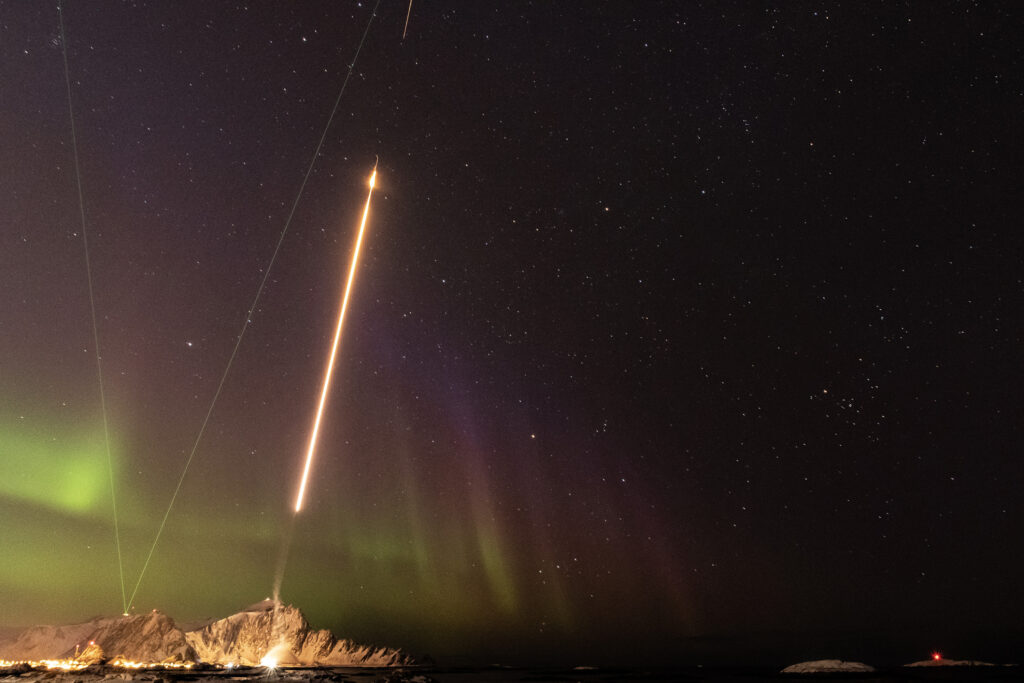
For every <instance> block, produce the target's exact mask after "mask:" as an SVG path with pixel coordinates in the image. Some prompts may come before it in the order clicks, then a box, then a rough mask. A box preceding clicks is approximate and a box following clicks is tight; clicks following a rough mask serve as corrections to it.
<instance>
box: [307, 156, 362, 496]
mask: <svg viewBox="0 0 1024 683" xmlns="http://www.w3.org/2000/svg"><path fill="white" fill-rule="evenodd" d="M376 180H377V164H374V165H373V174H372V175H371V176H370V192H369V194H367V195H366V206H365V207H364V208H363V220H362V221H361V222H360V223H359V235H358V236H357V237H356V246H355V249H354V250H353V251H352V265H350V266H349V269H348V282H347V283H346V284H345V294H344V295H343V296H342V298H341V310H340V311H339V313H338V327H337V329H335V331H334V343H333V344H332V345H331V357H330V360H328V362H327V372H326V373H324V387H323V390H322V391H321V392H320V405H319V406H317V409H316V419H315V420H314V421H313V434H312V435H311V436H310V437H309V450H308V451H307V453H306V466H305V467H304V468H303V469H302V481H301V483H300V484H299V495H298V496H296V498H295V512H300V511H301V510H302V499H303V497H304V496H305V494H306V482H307V480H308V479H309V470H310V467H311V466H312V465H313V454H314V453H315V452H316V438H317V435H318V434H319V432H320V418H322V417H323V414H324V404H325V403H327V389H328V388H329V387H330V386H331V373H332V372H334V358H335V356H337V354H338V342H340V341H341V326H342V324H343V323H344V322H345V308H346V307H347V306H348V296H349V294H350V293H351V292H352V281H353V280H355V277H356V266H357V265H358V263H359V249H360V247H362V245H363V232H364V231H365V230H366V219H367V217H369V215H370V199H371V198H372V197H373V184H374V182H375V181H376Z"/></svg>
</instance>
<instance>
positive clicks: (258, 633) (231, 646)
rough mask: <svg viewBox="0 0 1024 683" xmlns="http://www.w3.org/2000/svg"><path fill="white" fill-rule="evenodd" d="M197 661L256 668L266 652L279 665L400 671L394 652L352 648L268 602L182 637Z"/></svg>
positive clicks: (406, 660)
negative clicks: (194, 652) (360, 667)
mask: <svg viewBox="0 0 1024 683" xmlns="http://www.w3.org/2000/svg"><path fill="white" fill-rule="evenodd" d="M185 637H186V638H187V639H188V642H189V644H190V645H191V646H192V647H193V648H194V649H195V651H196V654H197V655H198V658H199V660H200V661H204V662H216V663H221V664H226V663H228V662H233V663H235V664H242V665H249V666H252V665H258V664H259V663H260V662H261V660H262V659H263V658H264V657H265V656H266V655H267V654H268V653H270V655H271V657H272V658H273V659H275V660H276V661H277V663H278V664H281V665H285V666H287V665H292V666H366V667H385V666H404V665H408V664H412V663H413V662H412V659H411V658H410V657H409V656H408V655H406V654H405V653H403V652H402V651H400V650H395V649H392V648H387V647H373V646H367V645H357V644H356V643H353V642H352V641H350V640H339V639H337V638H335V637H334V634H332V633H331V632H330V631H326V630H313V629H311V628H310V627H309V623H308V622H307V621H306V618H305V617H304V616H303V615H302V612H300V611H299V610H298V609H296V608H295V607H293V606H291V605H284V604H281V603H280V602H277V603H275V602H274V601H272V600H264V601H263V602H260V603H257V604H255V605H252V606H251V607H249V608H247V609H245V610H243V611H241V612H239V613H238V614H233V615H231V616H230V617H227V618H225V619H221V620H219V621H215V622H213V623H212V624H209V625H208V626H206V627H204V628H201V629H198V630H196V631H191V632H189V633H187V634H186V636H185Z"/></svg>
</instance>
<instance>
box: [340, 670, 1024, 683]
mask: <svg viewBox="0 0 1024 683" xmlns="http://www.w3.org/2000/svg"><path fill="white" fill-rule="evenodd" d="M420 675H422V676H424V677H429V678H425V680H434V681H437V683H473V682H476V681H479V682H480V683H514V682H517V681H523V682H534V683H548V682H552V683H553V682H556V681H557V682H563V681H564V682H577V681H578V682H580V683H599V682H600V683H611V682H613V681H625V682H629V681H666V682H667V681H682V682H689V681H735V682H736V683H740V682H742V681H840V680H845V681H857V682H858V683H860V682H866V681H950V682H952V681H1024V669H1022V667H1019V666H1014V667H1004V666H999V667H946V668H929V669H918V668H913V669H908V668H902V667H901V668H898V669H889V670H879V671H876V672H874V673H863V674H860V673H858V674H817V675H816V674H783V673H781V672H780V671H779V670H778V669H767V668H729V667H713V668H711V667H709V668H705V667H680V668H664V667H662V668H645V667H635V668H634V667H621V668H596V669H587V670H580V669H530V668H523V669H451V670H445V669H431V670H426V671H422V672H420ZM350 680H353V681H354V680H360V679H359V678H352V679H350ZM362 680H374V679H372V678H371V679H362ZM383 680H387V679H383ZM397 680H401V679H397Z"/></svg>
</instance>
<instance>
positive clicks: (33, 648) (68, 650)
mask: <svg viewBox="0 0 1024 683" xmlns="http://www.w3.org/2000/svg"><path fill="white" fill-rule="evenodd" d="M90 642H95V643H96V645H98V646H99V647H100V648H101V649H102V650H103V652H104V653H105V654H106V656H107V657H108V658H111V659H113V658H116V657H123V658H125V659H129V660H134V661H139V662H182V661H189V660H194V659H195V651H193V650H192V648H191V647H189V645H188V643H187V642H186V640H185V633H184V632H183V631H181V629H179V628H178V627H177V626H176V625H175V623H174V620H173V619H171V618H170V617H169V616H167V615H166V614H164V613H162V612H158V611H156V610H153V611H152V612H150V613H148V614H133V615H129V616H121V617H99V618H96V619H92V620H90V621H87V622H85V623H82V624H73V625H71V626H33V627H32V628H30V629H28V630H26V631H25V632H24V633H22V634H21V635H20V636H18V637H17V639H15V641H14V642H13V643H11V644H9V645H8V646H7V647H6V648H5V649H4V653H3V655H4V656H5V657H6V658H7V659H60V658H65V657H73V656H74V655H75V651H76V648H77V649H80V650H81V649H85V648H86V647H88V645H89V643H90Z"/></svg>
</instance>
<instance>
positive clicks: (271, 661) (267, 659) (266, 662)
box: [260, 654, 277, 669]
mask: <svg viewBox="0 0 1024 683" xmlns="http://www.w3.org/2000/svg"><path fill="white" fill-rule="evenodd" d="M260 666H265V667H267V668H268V669H276V668H277V658H276V657H273V656H272V655H269V654H268V655H266V656H264V657H263V659H261V660H260Z"/></svg>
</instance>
